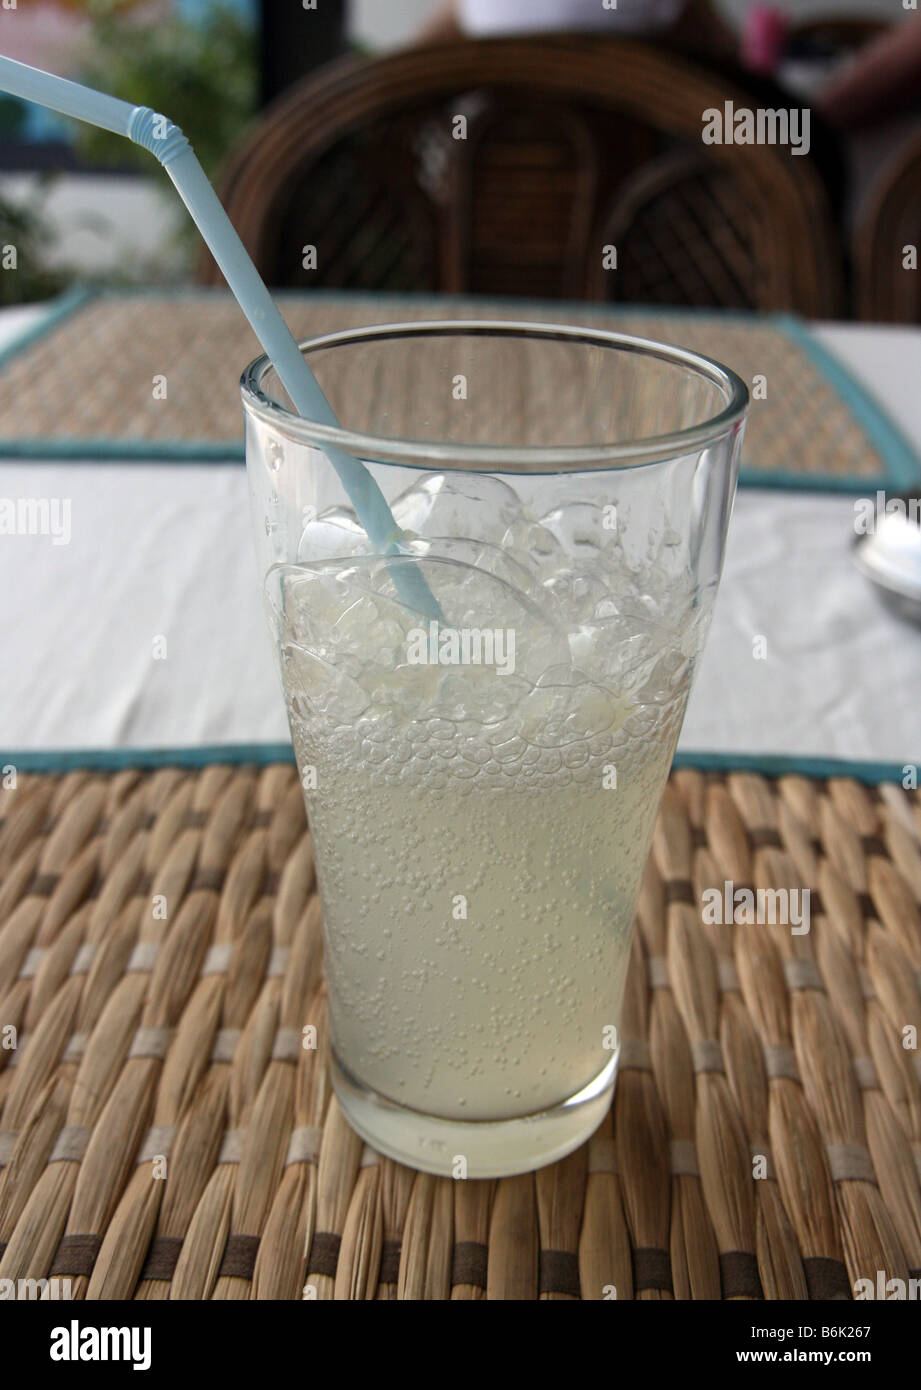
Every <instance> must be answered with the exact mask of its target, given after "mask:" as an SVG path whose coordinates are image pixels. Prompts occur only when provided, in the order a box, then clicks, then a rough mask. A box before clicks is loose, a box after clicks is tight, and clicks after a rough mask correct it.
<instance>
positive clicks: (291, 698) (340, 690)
mask: <svg viewBox="0 0 921 1390" xmlns="http://www.w3.org/2000/svg"><path fill="white" fill-rule="evenodd" d="M281 664H282V679H283V681H284V686H285V694H286V696H287V699H288V705H289V708H290V709H291V712H292V715H293V716H294V717H295V718H299V719H302V720H304V721H307V722H309V720H310V718H311V716H312V715H322V716H324V717H327V718H333V719H335V720H336V722H337V723H346V722H349V721H351V720H353V719H357V718H358V717H359V715H360V714H362V713H363V712H364V710H366V709H367V707H368V705H369V704H370V697H369V695H368V693H367V691H365V690H364V689H363V688H362V687H361V686H360V685H359V684H358V683H357V682H356V681H353V680H351V679H350V677H348V676H347V675H346V674H345V673H344V672H343V671H340V670H338V669H337V668H336V667H334V666H332V665H330V663H329V662H328V661H324V660H323V658H322V657H320V656H318V655H317V653H316V652H312V651H307V650H306V649H305V648H304V647H301V646H299V645H298V644H297V643H296V642H286V643H285V644H284V645H283V647H282V649H281Z"/></svg>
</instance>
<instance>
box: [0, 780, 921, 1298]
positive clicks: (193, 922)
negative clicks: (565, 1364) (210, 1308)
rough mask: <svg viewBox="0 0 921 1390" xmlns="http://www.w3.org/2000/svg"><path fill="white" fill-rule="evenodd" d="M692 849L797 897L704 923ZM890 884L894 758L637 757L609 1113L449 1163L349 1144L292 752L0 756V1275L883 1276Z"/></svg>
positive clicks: (915, 815)
mask: <svg viewBox="0 0 921 1390" xmlns="http://www.w3.org/2000/svg"><path fill="white" fill-rule="evenodd" d="M727 879H731V880H732V881H733V882H734V884H735V885H737V886H744V885H749V886H752V887H754V888H760V887H765V888H768V887H776V886H778V885H783V884H791V883H796V884H799V885H801V886H808V887H809V888H810V890H811V892H812V895H813V896H812V904H811V931H810V932H809V933H808V934H805V935H793V934H791V931H790V928H789V927H780V926H776V927H774V926H769V925H761V926H747V927H746V926H720V925H710V924H707V923H706V922H705V921H704V920H703V918H702V914H701V912H700V907H699V904H700V901H701V894H702V892H703V890H704V889H705V888H707V887H709V886H714V885H723V884H724V883H725V881H726V880H727ZM158 903H160V904H161V906H162V905H163V904H165V911H163V910H161V911H159V912H158V911H155V910H154V907H155V905H156V904H158ZM919 903H921V811H919V807H918V803H917V793H911V792H905V791H903V790H902V789H901V788H900V787H898V786H894V785H882V786H880V787H879V788H878V789H877V788H868V787H865V786H863V785H861V784H858V783H857V782H854V781H851V780H848V779H845V778H834V779H831V780H829V781H827V782H824V781H811V780H808V779H806V778H804V777H799V776H786V777H782V778H780V779H778V780H774V779H769V778H766V777H762V776H759V775H755V774H752V773H733V774H729V775H724V774H717V773H703V772H699V771H695V770H683V771H679V772H675V773H673V775H672V777H671V780H670V784H669V788H668V791H667V793H666V797H665V800H664V802H663V806H662V810H661V813H660V816H659V821H658V825H657V829H656V835H655V841H654V846H653V852H652V855H651V858H650V863H649V866H648V869H647V873H646V879H645V883H644V888H643V892H642V896H641V902H640V909H639V915H638V930H637V932H636V936H635V942H634V951H633V959H632V966H631V972H630V978H629V982H628V986H627V995H626V1001H625V1007H624V1013H623V1017H622V1020H621V1024H622V1026H621V1036H622V1040H623V1054H622V1063H621V1071H620V1075H619V1078H618V1083H617V1090H616V1094H615V1099H614V1104H613V1108H612V1111H611V1113H610V1114H609V1116H608V1118H607V1120H606V1121H605V1123H604V1124H603V1125H602V1127H601V1128H600V1129H599V1131H598V1132H597V1134H596V1135H595V1136H594V1138H593V1139H592V1140H591V1141H590V1142H589V1143H588V1144H586V1145H584V1146H583V1147H582V1148H581V1149H579V1150H578V1151H577V1152H576V1153H574V1154H573V1155H572V1156H571V1157H569V1158H567V1159H565V1160H563V1161H562V1162H560V1163H557V1164H554V1165H552V1166H551V1167H547V1168H544V1169H541V1170H540V1171H539V1172H537V1173H536V1174H526V1175H524V1176H522V1177H515V1178H508V1179H503V1180H501V1181H490V1182H475V1181H460V1180H458V1181H455V1180H453V1179H449V1178H434V1177H430V1176H426V1175H424V1174H419V1173H415V1172H413V1171H411V1170H410V1169H408V1168H404V1167H401V1166H400V1165H398V1164H395V1163H393V1162H391V1161H389V1160H387V1159H381V1158H379V1157H378V1156H377V1155H376V1154H374V1153H373V1152H371V1151H370V1150H368V1149H366V1148H365V1146H364V1145H363V1144H362V1142H361V1140H360V1139H358V1138H357V1136H356V1135H355V1134H354V1133H353V1132H352V1131H351V1129H350V1128H349V1127H348V1125H347V1124H346V1122H345V1121H344V1119H343V1117H342V1114H341V1112H340V1110H339V1107H338V1105H337V1103H336V1101H335V1099H334V1098H333V1097H332V1095H331V1090H330V1083H329V1077H328V1072H327V1068H326V1060H325V1049H326V1047H327V1034H326V1022H325V1019H326V1014H325V995H324V988H323V981H322V961H321V923H320V912H319V905H318V900H317V897H316V893H315V884H314V872H313V864H312V859H311V850H310V839H309V835H308V834H307V833H306V828H305V823H304V816H303V810H302V803H301V794H300V789H299V786H298V782H297V778H296V774H295V771H294V768H293V767H292V766H290V765H287V764H278V765H270V766H267V767H264V768H261V769H257V768H254V767H229V766H221V765H213V766H209V767H205V768H203V769H199V770H194V771H190V770H183V769H180V768H175V767H163V768H160V769H158V770H156V771H150V772H141V771H139V770H123V771H119V772H115V773H111V774H104V773H91V772H87V771H78V772H70V773H67V774H65V775H60V776H38V775H23V776H22V777H21V779H20V782H19V786H18V788H16V789H15V790H13V789H6V790H3V791H0V1025H2V1030H0V1038H2V1046H0V1278H14V1279H15V1278H36V1279H38V1278H44V1277H47V1276H50V1275H57V1276H58V1277H59V1278H60V1279H68V1280H70V1283H71V1292H72V1294H73V1296H74V1297H77V1298H83V1297H85V1298H91V1299H97V1298H103V1297H109V1298H134V1299H166V1298H194V1299H208V1298H218V1299H237V1298H260V1299H268V1298H272V1299H297V1298H300V1297H302V1296H307V1297H316V1298H334V1297H335V1298H340V1299H356V1298H357V1299H374V1298H383V1299H389V1298H396V1297H400V1298H414V1299H415V1298H431V1299H448V1298H457V1299H470V1298H474V1299H475V1298H482V1297H490V1298H499V1299H515V1298H520V1299H536V1298H538V1297H544V1298H578V1297H582V1298H586V1299H602V1298H610V1297H612V1296H614V1291H616V1297H617V1298H619V1299H632V1298H642V1299H671V1298H681V1299H688V1298H694V1299H707V1298H720V1297H723V1298H760V1297H762V1296H765V1297H767V1298H772V1299H775V1298H801V1299H802V1298H807V1297H812V1298H817V1299H818V1298H830V1297H849V1296H850V1294H851V1292H852V1290H853V1288H854V1285H855V1282H856V1281H857V1280H858V1279H869V1280H871V1281H873V1282H874V1285H875V1283H876V1281H877V1280H878V1278H880V1277H882V1278H884V1280H888V1279H891V1278H894V1279H904V1280H907V1279H908V1278H909V1275H910V1273H911V1272H913V1273H914V1275H915V1276H917V1275H918V1273H919V1270H921V1182H919V1166H921V1165H919V1160H921V1077H919V1065H918V1058H919V1053H918V1050H917V1046H916V1045H913V1044H912V1038H913V1039H914V1044H916V1043H917V1038H918V1036H919V1035H921V992H919V971H921V918H919ZM308 1024H313V1025H314V1026H315V1027H316V1029H317V1039H318V1047H317V1048H316V1049H315V1050H314V1049H310V1048H306V1049H305V1048H304V1047H302V1046H301V1042H302V1037H303V1029H304V1027H305V1026H306V1025H308ZM11 1029H12V1030H14V1032H11V1031H10V1030H11ZM911 1030H914V1032H913V1033H912V1032H911ZM11 1039H15V1042H16V1045H15V1047H11V1046H10V1040H11ZM305 1290H306V1295H305V1292H304V1291H305Z"/></svg>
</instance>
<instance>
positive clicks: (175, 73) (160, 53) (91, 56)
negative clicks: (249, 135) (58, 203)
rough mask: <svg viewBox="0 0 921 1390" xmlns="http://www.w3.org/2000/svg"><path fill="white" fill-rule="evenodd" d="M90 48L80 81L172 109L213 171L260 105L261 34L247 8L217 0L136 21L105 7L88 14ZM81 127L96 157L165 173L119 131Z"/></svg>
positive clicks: (88, 153)
mask: <svg viewBox="0 0 921 1390" xmlns="http://www.w3.org/2000/svg"><path fill="white" fill-rule="evenodd" d="M86 52H87V56H86V57H84V58H83V59H82V61H81V62H80V65H79V70H78V71H77V72H76V73H75V76H76V78H77V79H78V80H79V81H82V82H86V83H88V84H89V85H90V86H91V87H99V88H101V89H102V90H103V91H106V92H111V94H112V95H113V96H116V97H121V99H122V100H123V101H130V102H132V103H133V104H134V105H135V106H149V107H151V108H152V110H154V111H159V112H162V113H163V114H164V115H165V116H168V117H169V119H170V120H171V121H174V122H175V124H176V125H178V126H180V127H181V129H182V130H183V131H184V132H185V134H186V135H187V136H188V138H189V141H190V142H191V144H192V148H193V149H194V150H195V153H196V154H197V155H198V158H199V161H200V162H201V165H202V167H203V168H204V170H205V173H206V174H207V175H208V176H209V178H211V179H214V178H215V176H216V174H217V173H218V171H219V169H220V167H221V164H222V162H223V161H224V159H226V157H227V155H228V153H229V152H230V150H231V149H232V148H233V146H234V145H235V144H236V143H237V141H238V140H239V139H240V136H241V135H242V133H243V131H244V129H245V127H246V125H247V123H248V122H249V120H250V119H251V117H252V116H253V114H254V113H255V110H256V104H257V93H258V54H257V41H256V36H255V34H254V31H253V26H252V24H251V23H250V22H248V21H247V19H246V18H245V17H244V16H242V15H241V14H240V13H239V12H238V11H237V10H235V9H232V8H230V7H229V6H227V5H225V4H222V3H220V0H217V2H216V3H214V4H212V5H210V6H209V7H208V8H207V10H206V11H205V12H204V14H203V15H202V16H201V17H200V18H196V19H195V20H194V21H192V20H188V19H185V18H183V17H182V16H181V15H171V16H170V17H168V18H167V19H165V20H163V21H162V22H159V23H157V24H154V25H150V26H145V27H144V28H139V27H138V25H137V24H135V23H134V22H132V21H131V20H130V18H128V19H126V18H125V17H123V16H120V15H119V14H118V12H117V9H113V10H109V11H106V10H104V11H103V12H102V13H98V14H97V15H96V16H95V17H94V18H93V19H92V21H91V25H90V32H89V35H88V43H87V49H86ZM76 134H77V147H78V149H79V150H80V152H81V154H82V155H83V157H84V158H85V159H87V160H89V161H90V162H92V163H96V164H102V165H120V166H121V167H122V168H124V167H125V165H130V164H135V165H137V167H138V168H139V169H143V170H144V171H146V172H148V173H153V174H156V173H159V174H160V175H161V177H162V178H164V179H166V178H167V175H166V174H165V172H163V171H162V170H161V169H160V166H159V165H158V164H157V163H156V161H155V160H154V159H153V158H152V157H151V155H150V154H148V153H147V152H146V151H145V150H142V149H141V148H140V147H139V146H137V145H132V144H131V142H130V141H128V140H125V139H124V138H123V137H122V136H120V135H114V134H112V133H111V132H110V131H106V130H97V129H96V128H95V127H93V126H86V125H80V126H79V128H78V129H77V132H76Z"/></svg>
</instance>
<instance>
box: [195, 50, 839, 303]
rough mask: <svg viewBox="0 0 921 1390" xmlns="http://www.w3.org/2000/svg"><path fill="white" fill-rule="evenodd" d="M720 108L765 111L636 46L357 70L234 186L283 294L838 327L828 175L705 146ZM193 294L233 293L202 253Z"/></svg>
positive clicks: (280, 124)
mask: <svg viewBox="0 0 921 1390" xmlns="http://www.w3.org/2000/svg"><path fill="white" fill-rule="evenodd" d="M777 97H778V100H777V101H775V102H774V103H772V104H775V105H784V104H786V105H789V104H790V98H789V96H787V97H786V98H784V97H783V95H782V94H780V93H779V92H778V93H777ZM727 100H732V101H733V102H734V103H735V106H736V107H737V108H738V107H749V108H751V109H756V108H757V107H758V106H759V105H760V106H763V105H764V104H765V102H764V97H763V93H761V94H760V96H757V97H756V96H755V95H754V93H753V92H747V91H746V90H745V89H744V88H741V87H739V86H738V85H736V84H735V83H734V82H731V81H727V80H726V79H725V78H724V77H723V76H722V75H721V74H719V73H717V72H716V71H714V70H709V69H706V68H703V67H700V66H697V65H694V64H692V63H690V62H688V61H686V60H685V59H684V58H681V57H679V56H677V55H676V54H673V53H671V52H669V51H667V50H664V49H662V48H655V49H654V48H652V47H649V46H648V45H645V44H640V43H635V42H632V41H626V40H599V39H597V38H592V39H584V38H575V37H565V38H560V37H558V36H555V37H554V38H553V39H552V40H547V39H504V40H489V41H483V42H474V41H467V42H461V43H457V44H449V45H444V46H440V47H427V48H415V49H409V50H405V51H402V52H399V53H396V54H393V55H389V56H386V57H383V58H379V59H373V60H370V61H369V60H362V59H356V58H348V59H344V60H342V61H340V62H337V63H334V64H331V65H330V66H329V67H327V68H326V69H324V70H323V71H322V72H320V73H318V74H317V75H315V76H313V77H311V78H309V79H307V80H305V81H304V82H302V83H300V84H298V85H297V86H296V87H295V88H293V89H292V90H291V91H290V92H288V93H286V94H285V96H284V97H282V98H281V99H280V100H279V101H278V102H276V103H275V105H274V106H272V107H271V108H269V110H268V111H267V112H266V113H265V114H264V115H263V117H262V118H261V119H260V120H259V122H258V123H257V124H256V125H255V127H254V128H253V130H252V132H251V134H250V136H249V138H248V140H246V142H245V143H244V145H243V147H242V148H241V149H240V150H239V151H238V152H237V154H236V156H235V157H234V158H233V159H232V161H231V163H230V166H229V168H228V170H227V174H226V178H225V180H224V182H223V186H222V190H221V192H222V197H223V200H224V203H225V206H226V207H227V210H228V212H229V214H230V216H231V218H232V220H233V221H234V223H235V225H236V226H237V228H238V230H239V232H240V235H241V236H242V238H243V241H244V242H245V244H246V246H247V249H248V250H249V251H250V253H251V254H252V255H253V257H254V259H255V261H256V263H257V265H258V266H259V269H260V270H261V272H262V274H263V275H264V277H265V278H266V280H267V281H268V282H269V283H270V284H272V285H275V286H279V287H282V286H284V287H299V288H306V287H324V288H346V287H347V288H354V289H366V290H391V291H439V292H446V293H472V294H484V295H499V294H502V295H526V296H531V297H534V298H555V297H565V298H571V299H579V298H588V299H595V300H618V301H629V302H662V303H672V304H687V305H693V306H701V307H705V306H730V307H733V308H743V309H744V308H747V309H757V310H794V311H797V312H799V313H801V314H804V315H807V316H812V317H819V316H823V315H824V316H829V315H834V314H835V313H836V312H837V311H838V309H839V306H840V302H841V282H840V258H839V255H838V249H837V245H836V239H835V234H834V226H833V220H832V217H831V215H830V208H829V202H828V198H827V196H826V192H825V188H824V186H823V181H822V177H821V175H820V173H819V170H818V167H817V165H816V163H815V162H814V160H813V158H812V157H811V156H808V155H807V156H792V155H791V153H790V151H789V150H788V149H787V148H784V147H780V146H771V145H746V146H739V145H704V144H703V143H702V140H701V132H702V128H703V112H704V111H705V110H706V109H708V108H711V107H716V108H718V109H720V110H722V108H723V103H724V101H727ZM459 117H464V121H465V123H466V129H465V132H464V133H465V137H466V138H461V139H458V138H455V131H460V130H461V129H462V128H463V123H461V122H459V121H458V118H459ZM311 246H313V247H315V248H316V264H315V268H311V266H312V262H311V259H310V256H309V251H305V248H309V247H311ZM606 246H614V247H615V248H616V255H617V268H616V269H606V268H605V266H604V263H603V257H604V255H605V251H604V248H605V247H606ZM610 260H611V256H610V253H608V261H609V262H610ZM201 278H202V279H203V280H204V281H205V283H220V276H219V273H218V271H217V269H216V267H215V266H214V265H213V263H212V262H210V258H208V259H206V260H205V261H203V263H202V271H201Z"/></svg>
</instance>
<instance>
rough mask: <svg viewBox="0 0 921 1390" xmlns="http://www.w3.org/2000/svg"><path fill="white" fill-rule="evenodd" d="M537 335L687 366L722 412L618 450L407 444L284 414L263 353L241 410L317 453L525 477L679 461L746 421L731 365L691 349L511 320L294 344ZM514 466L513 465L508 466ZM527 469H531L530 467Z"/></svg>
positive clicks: (375, 331) (243, 387) (247, 380)
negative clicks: (719, 396)
mask: <svg viewBox="0 0 921 1390" xmlns="http://www.w3.org/2000/svg"><path fill="white" fill-rule="evenodd" d="M454 334H456V335H460V334H467V335H469V336H471V337H492V336H506V337H517V338H522V337H536V338H545V339H547V340H548V341H556V342H560V341H562V342H570V343H581V344H584V345H586V346H594V347H606V348H619V349H621V350H622V351H625V352H635V353H638V354H640V355H642V356H646V357H655V358H657V359H659V360H660V361H665V362H668V363H670V364H671V365H675V366H684V367H686V368H690V369H691V370H692V371H694V372H696V373H697V375H698V376H702V377H705V378H706V379H707V380H708V381H710V382H711V383H712V384H713V385H715V386H716V387H717V389H718V390H719V391H721V392H722V393H723V398H724V401H725V404H724V406H723V409H722V410H720V411H718V412H717V413H716V414H715V415H712V416H711V417H710V418H709V419H707V420H704V421H702V422H701V423H700V424H698V425H690V426H688V427H686V428H684V429H680V430H674V431H672V432H670V433H666V434H659V435H646V436H642V437H640V438H637V439H630V440H625V441H622V442H621V443H617V444H613V443H612V444H604V443H598V444H577V445H513V444H501V445H494V444H457V443H450V442H448V441H444V440H441V441H439V440H437V439H432V440H424V439H408V438H401V437H399V436H394V435H379V434H365V433H362V432H360V431H355V430H349V429H344V428H342V427H341V426H338V427H337V426H334V425H324V424H321V423H320V422H319V421H315V420H311V419H309V418H306V417H305V416H302V415H298V414H296V413H295V412H294V411H292V410H289V409H288V408H287V406H284V405H282V404H281V403H280V402H279V401H277V400H273V399H272V397H271V396H268V395H266V394H265V392H264V391H263V390H262V382H263V379H264V378H265V376H266V375H267V373H268V372H269V371H270V370H272V369H273V363H272V362H271V360H270V359H269V357H268V356H267V355H266V354H265V353H262V354H261V355H260V356H259V357H256V358H254V359H253V361H252V362H250V363H249V365H248V366H247V367H246V369H245V370H244V372H243V374H242V376H241V377H240V394H241V396H242V399H243V405H244V408H245V409H246V410H247V411H249V412H250V413H251V414H253V415H255V416H257V417H258V418H259V419H261V420H263V421H264V422H265V423H266V424H268V425H271V426H273V427H274V428H275V429H278V430H280V431H282V432H283V433H285V434H286V435H288V437H293V438H294V439H295V440H297V441H299V442H301V443H305V444H308V445H313V446H316V447H319V448H320V449H322V448H323V447H324V446H325V445H329V446H332V447H335V448H337V449H340V450H342V451H343V452H345V453H348V454H352V455H353V456H355V457H358V458H363V459H366V460H369V461H373V462H380V463H382V464H397V465H404V466H407V467H418V466H420V465H423V466H425V467H431V465H432V464H433V463H437V464H442V465H447V466H454V467H458V468H464V469H467V470H473V471H476V470H483V469H497V470H499V471H504V472H514V473H526V472H529V471H534V472H547V471H556V470H560V469H567V470H571V471H576V470H578V469H599V468H601V469H603V468H616V467H619V468H624V467H631V466H639V465H642V464H649V463H654V462H658V461H663V462H664V461H665V460H667V459H672V458H676V457H680V456H681V455H682V454H687V453H690V452H692V451H693V450H694V449H698V450H699V449H700V448H704V447H706V446H708V445H710V444H714V443H716V442H717V440H719V439H721V438H723V437H724V436H725V435H726V434H728V433H729V432H730V431H732V430H734V429H735V428H736V427H737V426H738V425H739V423H740V422H741V421H742V420H743V419H744V417H745V413H746V411H747V409H748V405H749V393H748V387H747V386H746V385H745V382H744V381H743V380H742V379H741V377H740V376H738V375H737V373H735V372H734V371H733V370H732V368H731V367H727V366H725V365H724V364H723V363H721V362H717V361H715V360H714V359H713V358H710V357H705V356H704V355H703V354H702V353H697V352H692V351H691V350H690V349H688V348H679V347H673V346H672V345H670V344H668V343H661V342H657V341H656V340H655V339H653V338H640V337H636V336H634V335H632V334H629V333H619V332H616V331H613V330H610V329H604V328H591V327H583V326H577V325H573V324H557V323H545V322H533V323H532V322H527V321H524V320H515V319H416V320H411V321H409V322H394V323H378V324H368V325H366V326H364V327H359V328H347V329H342V330H339V331H337V332H335V333H325V334H322V335H321V336H319V337H316V338H305V339H303V340H302V341H300V342H299V343H298V347H299V349H300V351H301V353H302V354H304V355H307V354H308V353H310V352H311V351H317V350H321V349H326V348H335V347H342V346H348V345H349V344H352V343H360V342H368V341H373V340H375V339H377V340H379V341H386V340H388V339H395V338H406V337H412V336H418V337H424V336H429V337H448V336H450V335H454ZM510 464H514V467H510V466H509V465H510ZM528 465H531V467H530V468H529V467H528Z"/></svg>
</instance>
